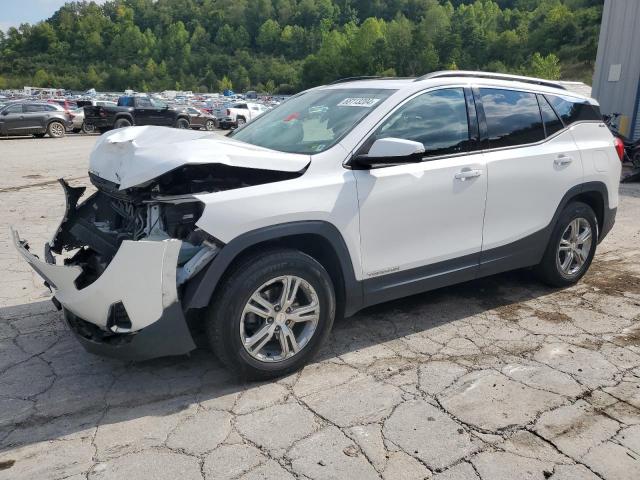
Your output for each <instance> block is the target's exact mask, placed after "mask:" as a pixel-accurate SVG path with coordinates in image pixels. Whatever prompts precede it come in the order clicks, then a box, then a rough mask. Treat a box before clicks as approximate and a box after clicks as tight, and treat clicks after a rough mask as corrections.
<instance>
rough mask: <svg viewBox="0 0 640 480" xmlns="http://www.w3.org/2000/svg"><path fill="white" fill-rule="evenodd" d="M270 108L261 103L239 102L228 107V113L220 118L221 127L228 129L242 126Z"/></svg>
mask: <svg viewBox="0 0 640 480" xmlns="http://www.w3.org/2000/svg"><path fill="white" fill-rule="evenodd" d="M268 110H269V108H268V107H266V106H265V105H262V104H261V103H254V102H238V103H234V104H233V105H231V106H230V107H229V108H227V115H226V117H224V118H223V119H221V120H220V122H219V123H220V128H223V129H228V128H234V127H241V126H242V125H244V124H245V123H249V122H250V121H252V120H255V119H256V118H258V117H259V116H260V115H262V114H263V113H265V112H266V111H268Z"/></svg>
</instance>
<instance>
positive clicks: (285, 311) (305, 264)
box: [206, 250, 335, 379]
mask: <svg viewBox="0 0 640 480" xmlns="http://www.w3.org/2000/svg"><path fill="white" fill-rule="evenodd" d="M334 316H335V294H334V291H333V285H332V282H331V278H330V277H329V275H328V274H327V272H326V270H325V269H324V267H323V266H322V265H321V264H320V263H318V262H317V261H316V260H315V259H313V258H312V257H310V256H308V255H306V254H304V253H302V252H300V251H297V250H273V251H271V252H268V253H266V254H264V253H262V254H259V255H254V256H251V257H248V258H246V259H245V261H243V262H241V263H240V264H239V265H238V266H237V267H236V268H234V270H233V271H232V272H231V274H230V275H229V277H228V278H227V280H226V282H225V283H224V285H223V286H222V288H221V290H220V291H219V292H218V294H216V296H215V299H214V301H213V302H212V304H211V306H210V308H209V313H208V318H207V325H206V326H207V336H208V339H209V342H210V344H211V347H212V349H213V351H214V352H215V354H216V355H217V356H218V357H219V358H220V360H221V361H222V362H223V363H224V364H225V365H226V366H227V367H228V368H230V369H232V370H234V371H237V372H239V373H240V374H241V375H242V376H245V377H248V378H253V379H266V378H273V377H277V376H281V375H285V374H287V373H289V372H292V371H294V370H297V369H299V368H300V367H302V366H303V365H305V364H306V363H307V362H309V360H310V359H311V358H312V357H313V356H314V355H315V354H316V353H317V352H318V350H319V349H320V347H321V346H322V344H323V343H324V341H325V340H326V338H327V336H328V335H329V333H330V331H331V326H332V325H333V320H334Z"/></svg>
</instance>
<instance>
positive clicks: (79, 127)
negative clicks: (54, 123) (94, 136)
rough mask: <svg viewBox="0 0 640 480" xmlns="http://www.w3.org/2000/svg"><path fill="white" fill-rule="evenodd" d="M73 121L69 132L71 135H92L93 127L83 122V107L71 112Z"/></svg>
mask: <svg viewBox="0 0 640 480" xmlns="http://www.w3.org/2000/svg"><path fill="white" fill-rule="evenodd" d="M71 113H72V114H73V119H72V121H71V122H72V124H71V130H72V131H73V133H80V132H82V133H93V132H95V127H94V126H93V125H88V124H86V123H85V121H84V107H80V108H76V109H75V110H74V111H73V112H71Z"/></svg>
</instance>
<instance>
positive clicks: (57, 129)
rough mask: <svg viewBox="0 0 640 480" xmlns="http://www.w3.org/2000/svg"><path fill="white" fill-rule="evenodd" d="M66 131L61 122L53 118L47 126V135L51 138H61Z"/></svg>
mask: <svg viewBox="0 0 640 480" xmlns="http://www.w3.org/2000/svg"><path fill="white" fill-rule="evenodd" d="M65 133H66V128H65V126H64V124H63V123H62V122H58V121H57V120H54V121H53V122H50V123H49V125H48V126H47V135H49V136H50V137H51V138H62V137H64V135H65Z"/></svg>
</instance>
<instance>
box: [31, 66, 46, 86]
mask: <svg viewBox="0 0 640 480" xmlns="http://www.w3.org/2000/svg"><path fill="white" fill-rule="evenodd" d="M31 83H32V84H33V86H34V87H49V86H50V85H49V74H48V73H47V72H46V70H45V69H43V68H41V69H39V70H38V71H36V73H35V75H34V76H33V79H32V80H31Z"/></svg>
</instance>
